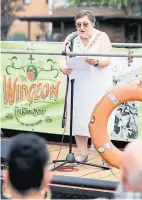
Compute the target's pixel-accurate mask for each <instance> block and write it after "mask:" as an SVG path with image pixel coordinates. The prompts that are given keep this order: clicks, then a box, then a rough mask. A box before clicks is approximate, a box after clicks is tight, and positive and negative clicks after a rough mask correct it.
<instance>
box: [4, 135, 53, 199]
mask: <svg viewBox="0 0 142 200" xmlns="http://www.w3.org/2000/svg"><path fill="white" fill-rule="evenodd" d="M7 159H8V169H7V170H5V172H4V180H5V182H6V183H7V184H8V186H9V188H10V193H11V195H12V197H13V196H14V197H19V198H20V197H22V196H27V195H31V194H34V195H36V194H38V193H41V190H42V189H45V188H48V184H49V182H50V179H51V176H50V172H49V171H48V170H47V168H46V164H47V162H48V160H49V155H48V151H47V147H46V143H45V140H44V139H43V138H41V137H40V136H37V135H35V134H27V133H21V134H18V135H17V136H15V137H14V138H13V139H12V142H11V146H10V149H9V153H8V158H7Z"/></svg>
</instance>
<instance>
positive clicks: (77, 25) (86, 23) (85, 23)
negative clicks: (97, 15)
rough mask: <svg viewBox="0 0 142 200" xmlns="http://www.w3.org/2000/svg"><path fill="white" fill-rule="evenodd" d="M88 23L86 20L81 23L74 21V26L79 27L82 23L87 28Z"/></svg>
mask: <svg viewBox="0 0 142 200" xmlns="http://www.w3.org/2000/svg"><path fill="white" fill-rule="evenodd" d="M89 24H91V23H88V22H83V23H79V22H78V23H76V24H75V25H76V28H81V26H82V25H83V27H84V28H87V27H88V26H89Z"/></svg>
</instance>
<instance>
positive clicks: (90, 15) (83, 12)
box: [75, 10, 96, 25]
mask: <svg viewBox="0 0 142 200" xmlns="http://www.w3.org/2000/svg"><path fill="white" fill-rule="evenodd" d="M84 16H87V17H88V19H89V20H90V22H91V23H92V24H93V25H95V21H96V18H95V15H94V13H93V12H92V11H91V10H80V11H79V12H78V13H77V14H76V16H75V22H76V20H77V19H79V18H81V17H84Z"/></svg>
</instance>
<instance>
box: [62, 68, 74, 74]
mask: <svg viewBox="0 0 142 200" xmlns="http://www.w3.org/2000/svg"><path fill="white" fill-rule="evenodd" d="M60 71H61V72H62V73H63V74H65V75H69V74H70V73H71V72H72V69H70V68H60Z"/></svg>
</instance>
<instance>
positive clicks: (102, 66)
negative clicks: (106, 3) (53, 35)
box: [59, 10, 113, 162]
mask: <svg viewBox="0 0 142 200" xmlns="http://www.w3.org/2000/svg"><path fill="white" fill-rule="evenodd" d="M75 26H76V29H77V32H76V33H77V34H74V33H71V34H70V35H68V36H67V38H66V39H65V42H64V45H65V46H66V47H67V48H68V45H66V44H67V43H69V42H71V40H72V44H73V45H72V51H73V52H79V53H109V52H111V43H110V40H109V38H108V36H107V34H106V33H104V32H101V31H99V30H97V29H96V28H94V27H95V16H94V14H93V12H92V11H89V10H81V11H79V12H78V14H77V15H76V16H75ZM68 41H69V42H68ZM67 60H68V59H67V58H66V57H65V56H61V58H60V62H59V66H60V70H61V72H62V73H63V74H65V75H68V76H69V79H70V80H71V79H75V83H74V107H73V130H72V132H73V135H74V136H75V140H76V144H77V147H78V150H79V154H78V155H76V157H75V159H76V161H81V162H86V161H87V159H88V137H89V129H88V124H89V121H90V116H91V113H92V111H93V109H94V107H95V105H96V104H97V103H98V101H99V100H101V98H102V97H103V95H104V94H105V93H106V92H107V91H108V90H109V89H111V88H112V86H113V82H112V69H111V65H110V57H96V56H94V57H85V58H84V60H85V62H86V63H88V64H89V65H88V70H72V69H71V68H69V67H68V63H67ZM69 89H70V88H69ZM67 105H68V106H67V107H68V109H67V110H68V111H69V110H70V92H68V100H67ZM104 112H105V111H104ZM102 115H103V113H102ZM67 116H69V113H68V114H67ZM68 122H69V117H68ZM68 124H69V123H68ZM112 127H113V122H112V123H110V128H112ZM98 134H99V133H98Z"/></svg>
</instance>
